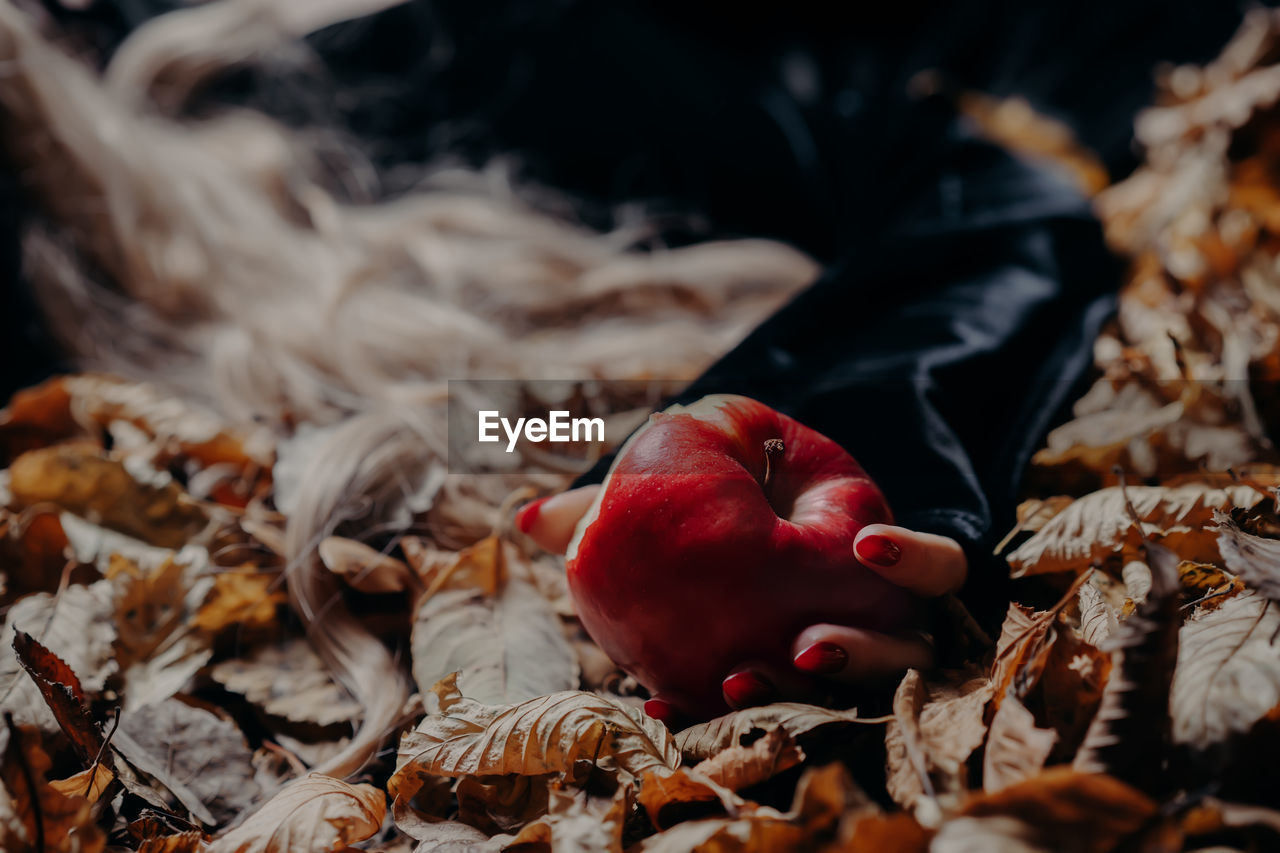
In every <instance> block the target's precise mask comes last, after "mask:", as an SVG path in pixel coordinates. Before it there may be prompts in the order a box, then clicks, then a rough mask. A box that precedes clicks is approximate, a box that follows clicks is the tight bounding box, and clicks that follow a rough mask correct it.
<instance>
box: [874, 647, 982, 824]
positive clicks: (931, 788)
mask: <svg viewBox="0 0 1280 853" xmlns="http://www.w3.org/2000/svg"><path fill="white" fill-rule="evenodd" d="M955 675H956V676H958V678H959V679H963V680H953V681H952V682H951V683H943V684H938V685H935V686H932V687H930V686H929V685H928V684H926V683H925V681H924V679H923V678H922V677H921V675H920V673H919V672H918V671H916V670H908V672H907V675H906V676H905V677H904V678H903V680H902V683H901V684H900V685H899V687H898V691H897V693H896V694H895V695H894V719H893V722H891V723H890V724H889V729H888V731H887V732H886V734H885V748H886V751H887V753H888V770H889V778H888V780H887V783H886V784H887V787H888V789H889V795H890V796H892V797H893V799H894V801H895V802H896V803H898V804H899V805H900V806H902V807H903V808H905V809H910V808H912V807H914V806H915V804H916V802H917V800H919V799H920V798H921V797H928V798H930V799H933V798H934V797H935V796H941V795H947V796H950V795H954V794H958V793H959V792H960V791H963V790H965V789H966V788H967V770H966V764H967V762H968V760H969V756H970V755H972V754H973V751H974V750H975V749H977V748H978V746H980V745H981V744H982V740H983V738H984V737H985V736H986V734H987V726H986V723H985V722H984V715H985V712H986V707H987V703H988V702H990V701H991V698H992V695H993V693H994V690H995V687H994V685H993V684H992V682H991V681H990V680H989V679H987V678H964V675H963V674H959V673H957V674H955Z"/></svg>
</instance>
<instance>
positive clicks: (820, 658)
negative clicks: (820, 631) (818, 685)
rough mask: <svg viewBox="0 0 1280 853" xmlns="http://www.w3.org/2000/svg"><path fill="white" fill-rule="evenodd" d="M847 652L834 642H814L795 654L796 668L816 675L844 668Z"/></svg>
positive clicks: (827, 673) (847, 658) (847, 660)
mask: <svg viewBox="0 0 1280 853" xmlns="http://www.w3.org/2000/svg"><path fill="white" fill-rule="evenodd" d="M848 662H849V653H848V652H846V651H845V650H844V649H842V648H841V647H840V646H837V645H836V644H835V643H814V644H813V645H812V646H810V647H809V648H807V649H805V650H804V651H802V652H800V654H798V655H796V659H795V665H796V669H803V670H804V671H805V672H812V673H815V674H817V675H830V674H831V673H833V672H839V671H840V670H842V669H844V667H845V664H847V663H848Z"/></svg>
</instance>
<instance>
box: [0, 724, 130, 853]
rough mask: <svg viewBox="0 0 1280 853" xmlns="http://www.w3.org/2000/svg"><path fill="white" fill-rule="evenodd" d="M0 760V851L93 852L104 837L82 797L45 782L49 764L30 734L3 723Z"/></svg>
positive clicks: (37, 852) (13, 852) (100, 844)
mask: <svg viewBox="0 0 1280 853" xmlns="http://www.w3.org/2000/svg"><path fill="white" fill-rule="evenodd" d="M0 738H3V739H4V746H3V758H2V759H0V783H3V788H2V789H0V849H2V850H4V851H5V853H99V851H101V850H102V849H103V847H104V844H105V842H106V836H105V835H104V833H103V832H102V830H101V829H99V828H98V826H97V825H96V824H95V823H94V813H93V806H92V804H91V803H90V801H89V800H88V799H86V798H85V797H83V796H79V795H74V794H67V793H64V792H62V791H60V790H58V789H57V788H55V787H54V786H52V785H50V784H49V783H48V782H46V781H45V778H46V776H47V775H48V773H49V768H50V766H51V764H52V762H50V760H49V756H48V755H46V754H45V752H44V750H43V749H42V748H41V746H40V744H39V742H38V741H37V739H36V736H35V734H34V732H31V731H29V730H28V731H24V730H22V729H21V728H19V727H17V726H15V725H13V724H12V723H10V724H9V726H8V728H7V730H0Z"/></svg>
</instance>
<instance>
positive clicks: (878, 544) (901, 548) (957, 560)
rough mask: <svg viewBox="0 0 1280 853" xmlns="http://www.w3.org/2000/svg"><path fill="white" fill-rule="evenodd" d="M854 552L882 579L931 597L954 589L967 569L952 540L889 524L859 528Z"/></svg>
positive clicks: (966, 562) (962, 553) (961, 552)
mask: <svg viewBox="0 0 1280 853" xmlns="http://www.w3.org/2000/svg"><path fill="white" fill-rule="evenodd" d="M853 554H854V556H855V557H857V558H858V562H860V563H862V564H863V565H864V566H866V567H867V568H868V569H871V570H872V571H873V572H876V573H877V574H879V575H880V576H881V577H883V578H884V579H885V580H887V581H890V582H892V583H894V584H897V585H898V586H900V587H902V588H903V589H906V590H910V591H911V592H914V593H915V594H916V595H922V596H926V597H930V598H932V597H934V596H938V595H946V594H947V593H949V592H955V591H956V590H957V589H959V588H960V587H961V586H962V585H963V584H964V578H965V574H966V573H967V571H968V561H967V560H965V556H964V550H963V549H962V548H961V547H960V543H958V542H956V541H955V540H954V539H948V538H947V537H946V536H938V535H936V534H934V533H917V532H915V531H914V530H907V529H906V528H905V527H894V526H892V525H889V524H869V525H867V526H866V527H864V528H862V530H860V531H858V537H857V538H856V539H854V540H853Z"/></svg>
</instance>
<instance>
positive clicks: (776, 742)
mask: <svg viewBox="0 0 1280 853" xmlns="http://www.w3.org/2000/svg"><path fill="white" fill-rule="evenodd" d="M803 760H804V753H803V752H801V750H800V747H798V746H796V743H795V741H794V740H793V739H792V737H791V735H789V734H787V732H786V730H785V729H783V728H781V727H779V728H775V729H772V730H771V731H770V732H769V733H768V734H766V735H765V736H764V737H761V738H758V739H756V740H755V741H754V742H753V743H751V745H749V746H742V745H734V746H730V747H728V748H727V749H725V750H723V751H721V752H719V753H717V754H716V755H714V756H712V757H711V758H708V759H707V760H705V761H703V762H701V763H700V764H698V765H697V766H696V767H694V768H692V769H685V768H677V769H676V770H660V771H650V772H648V773H646V774H645V775H644V778H643V779H642V781H641V785H640V797H639V800H640V805H642V806H643V807H644V809H645V811H646V812H647V813H648V815H649V820H650V822H651V823H653V825H654V826H656V827H659V828H662V827H667V826H671V825H673V824H675V823H678V822H679V821H680V820H682V819H684V818H687V817H689V816H691V815H692V814H694V813H699V814H700V816H705V815H706V814H707V812H708V809H707V807H708V806H711V807H714V806H716V805H719V807H720V808H721V809H723V811H724V812H725V813H727V814H729V815H730V816H737V815H738V813H739V811H740V809H741V808H742V807H743V806H744V805H745V803H744V801H743V800H742V799H741V798H739V797H737V796H734V793H733V792H737V791H741V790H743V789H744V788H749V787H751V786H752V785H756V784H759V783H761V782H764V781H765V780H767V779H771V778H773V777H774V776H776V775H777V774H779V773H781V772H783V771H784V770H789V769H790V768H792V767H795V766H796V765H797V764H799V763H800V762H802V761H803Z"/></svg>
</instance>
